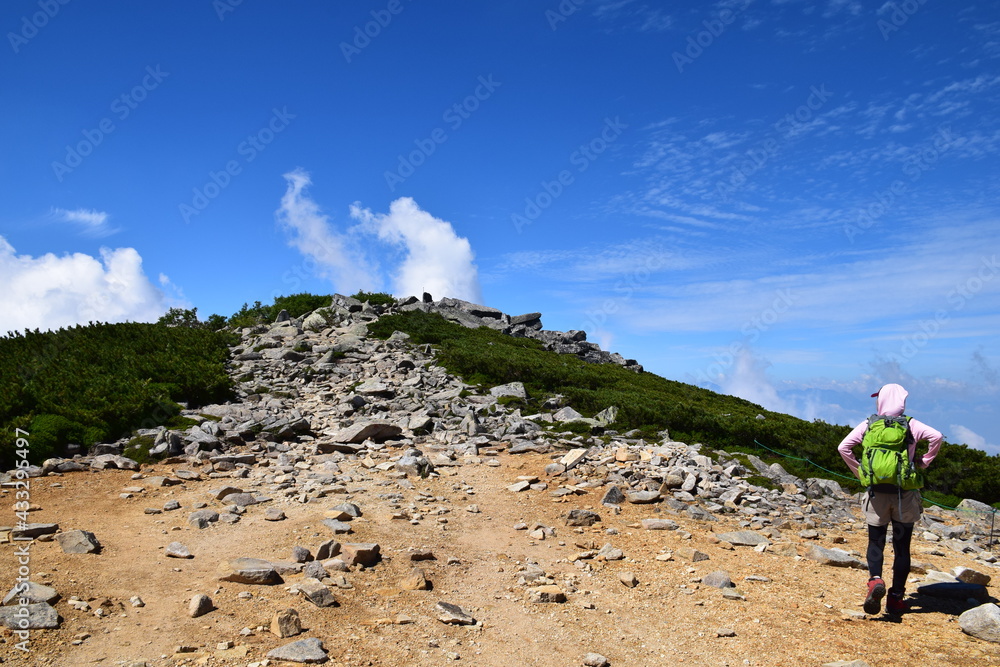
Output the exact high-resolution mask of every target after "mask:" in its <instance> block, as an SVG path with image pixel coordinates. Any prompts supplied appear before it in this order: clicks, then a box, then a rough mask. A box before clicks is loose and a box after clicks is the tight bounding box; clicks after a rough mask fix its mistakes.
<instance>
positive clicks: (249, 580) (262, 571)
mask: <svg viewBox="0 0 1000 667" xmlns="http://www.w3.org/2000/svg"><path fill="white" fill-rule="evenodd" d="M218 573H219V581H232V582H235V583H238V584H254V585H258V586H273V585H275V584H280V583H283V582H282V579H281V576H280V575H279V574H278V572H277V571H276V570H275V569H274V566H273V565H272V564H271V562H270V561H266V560H264V559H262V558H233V559H231V560H228V561H225V562H224V563H221V564H220V565H219V568H218Z"/></svg>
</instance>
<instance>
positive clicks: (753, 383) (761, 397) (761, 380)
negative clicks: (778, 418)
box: [719, 347, 792, 414]
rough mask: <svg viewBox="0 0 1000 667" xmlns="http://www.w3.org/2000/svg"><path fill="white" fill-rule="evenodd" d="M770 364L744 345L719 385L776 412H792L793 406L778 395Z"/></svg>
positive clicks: (732, 394)
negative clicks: (769, 373)
mask: <svg viewBox="0 0 1000 667" xmlns="http://www.w3.org/2000/svg"><path fill="white" fill-rule="evenodd" d="M770 365H771V364H770V362H768V361H767V360H766V359H764V358H762V357H757V356H754V354H753V352H751V351H750V349H749V348H746V347H744V348H742V349H741V350H740V351H739V352H738V353H737V354H736V357H735V360H734V362H733V365H732V368H731V369H730V371H729V373H728V374H727V375H725V376H723V377H722V378H720V382H719V386H720V387H721V389H722V392H723V393H725V394H729V395H731V396H738V397H739V398H742V399H745V400H747V401H750V402H751V403H756V404H757V405H760V406H762V407H764V408H767V409H768V410H771V411H774V412H784V413H789V414H790V413H792V409H791V406H789V405H788V404H787V403H786V402H785V400H784V399H782V398H781V397H780V396H778V390H777V389H775V388H774V385H772V384H771V380H770V379H769V378H768V377H767V368H768V367H769V366H770Z"/></svg>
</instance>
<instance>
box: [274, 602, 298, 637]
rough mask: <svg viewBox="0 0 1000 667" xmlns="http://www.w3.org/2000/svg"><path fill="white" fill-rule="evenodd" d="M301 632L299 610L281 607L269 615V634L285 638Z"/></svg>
mask: <svg viewBox="0 0 1000 667" xmlns="http://www.w3.org/2000/svg"><path fill="white" fill-rule="evenodd" d="M301 632H302V621H301V620H300V619H299V612H297V611H295V610H294V609H282V610H281V611H277V612H275V613H274V616H272V617H271V634H273V635H276V636H278V637H281V638H282V639H285V638H286V637H294V636H295V635H297V634H299V633H301Z"/></svg>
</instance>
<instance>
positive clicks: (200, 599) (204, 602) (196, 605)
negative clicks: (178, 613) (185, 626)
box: [188, 593, 215, 618]
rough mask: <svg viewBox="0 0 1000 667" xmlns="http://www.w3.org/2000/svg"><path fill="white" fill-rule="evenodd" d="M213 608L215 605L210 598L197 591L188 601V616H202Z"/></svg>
mask: <svg viewBox="0 0 1000 667" xmlns="http://www.w3.org/2000/svg"><path fill="white" fill-rule="evenodd" d="M213 609H215V606H214V605H213V604H212V598H210V597H208V596H207V595H204V594H201V593H199V594H198V595H195V596H194V597H193V598H191V602H189V603H188V616H190V617H191V618H198V617H199V616H204V615H205V614H207V613H208V612H210V611H212V610H213Z"/></svg>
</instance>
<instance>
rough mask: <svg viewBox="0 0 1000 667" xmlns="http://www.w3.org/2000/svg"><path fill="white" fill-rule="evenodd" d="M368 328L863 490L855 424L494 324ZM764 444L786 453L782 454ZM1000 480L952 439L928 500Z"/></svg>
mask: <svg viewBox="0 0 1000 667" xmlns="http://www.w3.org/2000/svg"><path fill="white" fill-rule="evenodd" d="M369 328H370V330H371V332H372V334H373V335H376V336H379V337H382V338H385V337H388V336H389V335H391V334H392V332H393V331H394V330H400V331H404V332H406V333H408V334H410V335H411V336H412V337H413V340H414V342H417V343H430V344H433V345H435V346H436V347H437V348H438V359H439V361H440V363H441V364H442V365H444V366H445V367H446V368H448V370H449V371H451V372H452V373H454V374H456V375H458V376H460V377H462V378H463V379H464V380H465V381H466V382H469V383H472V384H481V385H485V386H493V385H497V384H503V383H507V382H514V381H520V382H523V383H524V384H525V387H526V388H527V389H528V392H529V394H530V396H531V397H532V398H533V399H535V401H538V399H544V398H545V397H546V396H547V395H550V394H563V395H565V396H566V397H567V398H568V399H569V402H570V404H571V405H572V406H573V407H574V408H575V409H577V410H578V411H580V412H581V413H583V414H584V415H585V416H592V415H594V414H596V413H597V412H598V411H600V410H602V409H604V408H606V407H608V406H611V405H614V406H617V407H618V408H619V410H620V412H619V416H618V422H617V423H616V424H615V425H614V426H615V428H617V429H618V430H627V429H640V430H641V431H642V432H643V433H644V434H645V435H647V436H650V437H652V436H654V434H655V433H656V432H657V431H659V430H662V429H668V430H669V432H670V436H671V437H672V438H673V439H675V440H680V441H684V442H692V443H695V442H701V443H705V444H706V445H708V446H709V447H710V448H713V449H725V450H727V451H730V452H748V453H754V454H756V455H758V456H760V457H761V458H762V459H764V460H765V461H768V462H769V463H770V462H778V463H780V464H781V465H782V466H783V467H784V468H785V469H786V470H788V471H789V472H791V473H793V474H795V475H798V476H800V477H828V478H832V479H836V480H837V481H838V482H840V483H841V484H842V485H844V486H845V487H847V488H849V489H850V490H854V491H856V490H859V489H860V487H859V486H858V485H857V483H856V482H853V481H852V479H851V478H848V477H847V476H848V475H849V474H850V473H849V471H848V470H847V467H846V466H845V465H844V462H843V461H842V460H841V458H840V455H839V454H838V453H837V444H838V443H839V442H840V441H841V440H842V439H843V437H844V436H845V435H846V434H847V433H848V432H849V430H850V427H847V426H838V425H834V424H827V423H825V422H822V421H818V420H817V421H813V422H808V421H804V420H801V419H798V418H796V417H792V416H790V415H785V414H781V413H776V412H770V411H768V410H765V409H764V408H762V407H761V406H759V405H756V404H754V403H751V402H749V401H745V400H743V399H739V398H735V397H732V396H726V395H722V394H717V393H715V392H713V391H709V390H707V389H702V388H700V387H696V386H693V385H689V384H684V383H681V382H675V381H672V380H667V379H665V378H662V377H660V376H658V375H654V374H652V373H640V374H636V373H634V372H632V371H629V370H626V369H624V368H622V367H620V366H617V365H612V364H605V365H595V364H588V363H585V362H583V361H581V360H579V359H577V358H575V357H572V356H569V355H560V354H556V353H554V352H547V351H545V350H543V349H542V346H541V344H540V343H539V342H538V341H535V340H531V339H525V338H512V337H510V336H505V335H503V334H501V333H499V332H496V331H493V330H491V329H487V328H480V329H475V330H473V329H467V328H465V327H462V326H459V325H457V324H453V323H451V322H448V321H446V320H445V319H444V318H443V317H441V316H440V315H437V314H428V313H423V312H419V311H413V312H407V313H401V314H398V315H391V316H385V317H382V318H381V319H380V320H379V321H378V322H376V323H375V324H373V325H371V326H370V327H369ZM758 415H762V416H763V419H759V418H758ZM757 443H759V444H761V445H764V446H765V447H767V448H770V449H773V450H777V451H780V452H784V453H785V454H786V456H775V455H773V454H771V453H770V452H768V451H766V450H765V449H762V448H761V447H758V446H757ZM790 457H794V458H790ZM798 459H808V460H809V461H811V462H812V463H813V464H815V465H810V463H808V462H805V461H801V460H798ZM817 466H819V467H817ZM821 468H825V469H826V470H829V471H833V472H834V474H828V473H827V472H825V471H824V470H822V469H821ZM839 475H842V476H839ZM998 480H1000V458H998V457H996V456H993V457H988V456H986V454H985V453H983V452H981V451H979V450H972V449H969V448H967V447H965V446H964V445H951V444H949V443H945V444H944V446H943V448H942V452H941V454H940V455H939V457H938V459H937V460H936V461H935V465H934V466H932V467H931V469H930V471H929V475H928V486H927V489H926V490H925V496H926V497H928V498H930V499H932V500H935V501H937V502H941V503H943V504H946V505H953V504H955V503H957V502H958V501H959V500H960V498H963V497H966V498H976V499H978V500H982V501H984V502H990V503H994V502H997V501H1000V487H998V484H1000V481H998Z"/></svg>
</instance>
